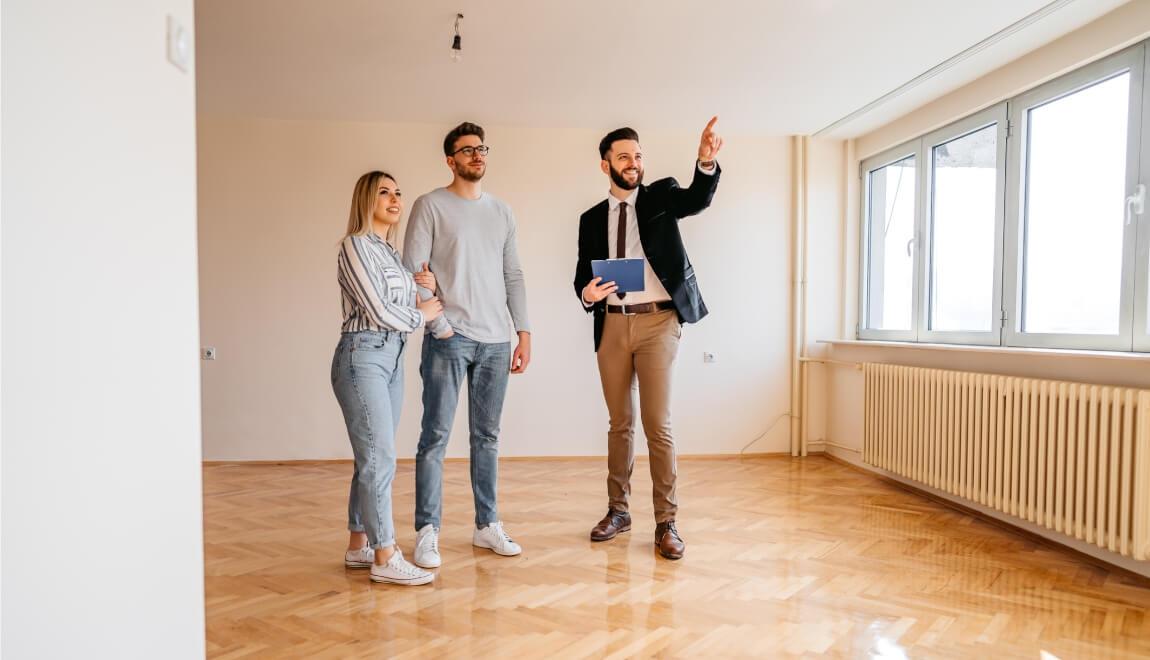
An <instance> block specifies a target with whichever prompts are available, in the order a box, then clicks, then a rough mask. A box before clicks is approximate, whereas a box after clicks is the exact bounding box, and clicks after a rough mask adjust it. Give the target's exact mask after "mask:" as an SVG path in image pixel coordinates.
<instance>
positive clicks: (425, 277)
mask: <svg viewBox="0 0 1150 660" xmlns="http://www.w3.org/2000/svg"><path fill="white" fill-rule="evenodd" d="M412 278H413V279H414V280H415V283H416V284H418V285H419V286H421V287H423V288H425V289H427V290H428V291H430V292H432V293H435V289H436V286H438V283H437V282H436V281H435V273H433V272H431V269H429V268H428V267H427V262H426V261H425V262H423V270H421V271H419V272H418V273H414V274H412Z"/></svg>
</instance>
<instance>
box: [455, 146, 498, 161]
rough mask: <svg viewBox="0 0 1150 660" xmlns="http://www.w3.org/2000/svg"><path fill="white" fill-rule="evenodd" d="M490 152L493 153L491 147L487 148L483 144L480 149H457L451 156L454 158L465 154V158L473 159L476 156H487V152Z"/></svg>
mask: <svg viewBox="0 0 1150 660" xmlns="http://www.w3.org/2000/svg"><path fill="white" fill-rule="evenodd" d="M489 151H491V147H489V146H487V145H486V144H481V145H479V146H478V147H463V148H462V149H456V150H455V151H453V152H452V153H451V155H452V156H454V155H455V154H463V155H464V156H467V157H468V158H471V157H472V156H474V155H475V154H479V155H480V156H486V155H487V152H489Z"/></svg>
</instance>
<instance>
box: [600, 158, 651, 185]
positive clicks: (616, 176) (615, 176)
mask: <svg viewBox="0 0 1150 660" xmlns="http://www.w3.org/2000/svg"><path fill="white" fill-rule="evenodd" d="M607 169H609V170H611V181H612V182H614V183H615V185H617V186H619V187H620V188H622V189H623V190H634V189H635V188H638V187H639V184H641V183H643V170H639V176H637V177H635V183H631V182H630V181H628V180H627V179H624V178H623V174H622V173H620V172H618V171H616V170H615V166H614V165H611V164H610V163H608V164H607Z"/></svg>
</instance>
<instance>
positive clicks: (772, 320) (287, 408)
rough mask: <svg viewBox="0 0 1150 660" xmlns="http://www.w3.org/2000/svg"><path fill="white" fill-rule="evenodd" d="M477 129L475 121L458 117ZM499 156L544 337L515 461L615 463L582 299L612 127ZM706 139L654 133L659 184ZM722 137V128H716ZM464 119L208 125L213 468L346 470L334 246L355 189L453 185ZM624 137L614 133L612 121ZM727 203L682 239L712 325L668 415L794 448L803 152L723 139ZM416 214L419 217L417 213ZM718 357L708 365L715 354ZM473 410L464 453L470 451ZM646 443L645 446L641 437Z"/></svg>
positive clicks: (410, 197)
mask: <svg viewBox="0 0 1150 660" xmlns="http://www.w3.org/2000/svg"><path fill="white" fill-rule="evenodd" d="M460 119H464V117H462V116H461V117H460ZM476 120H477V121H479V122H480V123H483V124H484V125H485V128H486V129H487V133H488V135H487V142H488V144H490V145H491V147H492V152H491V156H490V158H489V165H488V174H487V176H486V178H485V179H484V187H485V190H487V191H489V192H491V193H493V194H495V195H497V196H499V197H501V198H503V199H504V200H506V201H507V202H509V203H510V204H511V206H512V208H513V209H514V210H515V212H516V214H517V217H518V220H519V250H520V254H521V256H522V259H523V264H524V269H525V271H526V275H527V285H528V301H529V309H530V315H531V321H532V324H533V327H534V333H533V349H534V356H533V361H532V364H531V366H530V368H529V369H528V372H527V373H526V374H524V375H521V376H513V377H512V379H511V386H510V390H509V393H508V398H507V402H506V406H505V410H504V415H503V429H502V438H501V453H502V455H504V456H554V455H603V454H605V453H606V447H605V441H606V428H607V415H606V410H605V407H604V404H603V399H602V392H601V389H600V386H599V378H598V371H597V368H596V366H595V357H594V352H593V351H592V344H591V319H590V317H588V316H587V315H585V314H584V313H583V312H582V310H581V309H580V306H579V303H578V302H577V300H576V299H575V295H574V292H573V290H572V287H571V279H572V276H573V274H574V273H573V271H574V266H575V255H576V237H577V230H578V216H579V214H580V213H581V212H582V211H583V210H585V209H586V208H588V207H590V206H591V205H593V204H595V203H597V202H598V201H600V200H601V199H603V197H604V196H605V195H606V188H607V184H606V177H605V176H604V175H603V174H602V173H601V172H600V171H599V156H598V152H597V144H598V141H599V138H600V137H601V136H602V133H603V132H606V131H605V130H604V131H589V130H572V129H527V128H515V127H503V126H499V125H497V124H495V123H492V122H486V121H484V120H483V118H482V117H479V118H476ZM705 120H706V118H705V117H703V118H701V120H700V125H699V126H698V127H689V128H690V130H687V131H684V132H681V133H674V134H658V133H651V132H645V131H643V130H642V124H641V123H640V120H639V119H636V128H638V129H639V130H640V133H641V135H642V137H643V140H642V142H643V147H644V151H645V156H646V160H647V180H648V181H651V180H654V179H655V178H659V177H662V176H675V177H677V178H678V179H679V180H680V182H681V183H683V184H684V185H686V183H687V181H688V180H689V179H690V176H691V173H692V170H691V168H692V166H693V161H694V157H695V156H694V154H695V150H696V149H697V145H698V132H699V131H701V130H702V123H703V122H705ZM719 127H720V128H721V127H722V124H721V120H720V125H719ZM449 128H450V126H446V125H444V126H440V125H418V124H366V123H335V122H293V121H275V120H256V119H248V120H241V119H228V118H218V117H201V118H200V122H199V167H200V189H199V191H200V192H199V204H200V271H201V323H202V325H201V333H202V338H203V344H204V345H213V346H215V347H216V348H217V350H218V352H219V359H218V360H217V361H215V362H204V363H203V387H204V395H203V396H204V406H203V426H204V454H205V458H206V459H209V460H249V459H327V458H346V457H349V456H350V449H349V445H348V441H347V436H346V432H345V430H344V427H343V423H342V419H341V417H340V414H339V408H338V406H337V405H336V402H335V399H334V397H333V395H332V393H331V386H330V384H329V380H328V379H329V372H330V363H331V354H332V350H333V348H334V346H335V342H336V340H337V338H338V336H339V322H340V317H339V296H338V291H337V288H336V283H335V260H334V252H335V246H336V245H337V243H338V241H339V239H340V237H341V236H342V232H343V229H344V227H345V225H346V222H347V220H346V218H347V209H348V206H349V201H350V196H351V189H352V186H353V185H354V183H355V180H356V178H357V177H358V176H359V175H360V174H361V173H363V172H365V171H367V170H369V169H375V168H382V169H385V170H387V171H389V172H391V173H392V174H394V175H395V176H396V177H397V178H398V182H399V185H400V188H401V189H402V190H403V191H404V194H405V197H406V199H407V204H408V206H410V204H411V203H412V202H413V201H414V199H415V197H416V196H418V195H419V194H421V193H423V192H426V191H428V190H430V189H432V188H435V187H437V186H441V185H445V184H446V183H448V182H449V181H450V173H449V172H448V170H447V167H446V165H445V164H444V162H443V156H442V151H441V147H440V145H441V143H442V140H443V135H444V134H445V133H446V132H447V130H448V129H449ZM608 128H613V127H608ZM725 137H726V143H725V145H724V147H723V153H722V155H721V158H720V160H721V162H722V165H723V170H724V171H723V179H722V182H721V183H720V185H719V190H718V193H717V195H716V196H715V201H714V204H713V205H712V207H711V208H710V209H709V210H708V211H706V212H704V214H702V215H701V216H697V217H695V218H690V219H688V220H686V221H684V223H683V225H682V228H683V233H684V238H685V241H686V243H687V247H688V250H689V252H690V255H691V259H692V261H693V262H694V264H695V267H696V271H697V272H698V274H699V282H700V288H701V289H702V292H703V296H704V298H705V299H706V301H707V304H708V306H709V307H710V309H711V314H710V316H708V317H707V318H706V319H704V320H703V321H702V322H701V323H699V324H697V325H692V326H687V327H686V328H685V329H684V333H683V342H682V345H681V350H680V355H679V364H678V368H677V372H676V385H675V398H674V402H673V412H674V424H675V433H676V442H677V444H678V447H679V451H680V452H681V453H682V454H715V453H737V452H738V451H739V450H740V449H741V448H742V447H743V446H744V445H747V444H748V443H750V442H751V441H752V440H755V438H757V437H759V436H761V435H763V434H764V431H767V430H768V427H770V426H771V424H772V422H775V424H774V426H773V427H771V428H770V432H769V433H766V435H765V436H763V437H762V438H761V439H759V440H758V441H757V442H755V443H754V444H753V445H752V446H751V447H750V448H749V449H748V451H752V452H782V451H786V450H787V447H788V433H789V426H788V420H787V419H782V420H779V416H780V415H783V414H784V413H787V412H788V411H789V383H788V380H787V378H788V363H787V340H786V338H787V333H788V325H787V323H788V322H787V315H788V302H787V301H788V295H789V274H788V258H789V257H788V253H789V252H788V251H789V235H788V233H789V205H790V173H789V164H788V163H789V160H788V159H789V147H788V141H787V140H786V139H784V138H753V139H752V138H745V139H744V138H740V137H739V136H734V135H727V136H725ZM405 219H406V218H405ZM421 341H422V338H421V336H419V334H418V333H417V335H416V336H414V337H412V340H411V343H410V344H409V349H408V353H407V360H406V366H407V380H406V392H407V401H406V404H405V406H404V410H403V415H402V418H401V424H400V434H399V438H398V443H397V444H398V452H399V456H400V457H411V456H414V454H415V447H416V444H417V440H418V433H419V415H420V405H419V393H420V389H421V385H420V380H419V375H418V358H419V346H420V342H421ZM705 350H706V351H711V352H714V353H715V354H716V355H717V358H718V359H717V362H716V363H715V364H710V365H704V364H703V362H702V353H703V351H705ZM466 428H467V426H466V409H465V406H464V407H461V409H460V411H459V414H458V415H457V417H456V425H455V431H454V433H453V436H452V441H451V444H450V446H449V449H448V455H449V456H466V454H467V437H466ZM637 444H639V445H642V444H643V443H642V442H639V443H637Z"/></svg>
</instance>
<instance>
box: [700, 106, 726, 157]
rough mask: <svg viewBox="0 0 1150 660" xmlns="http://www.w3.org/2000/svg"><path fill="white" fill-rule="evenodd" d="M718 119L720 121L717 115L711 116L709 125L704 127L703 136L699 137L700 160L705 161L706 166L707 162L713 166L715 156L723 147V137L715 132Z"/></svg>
mask: <svg viewBox="0 0 1150 660" xmlns="http://www.w3.org/2000/svg"><path fill="white" fill-rule="evenodd" d="M717 121H719V118H718V117H717V116H716V117H711V121H709V122H707V127H706V128H704V129H703V136H702V137H701V138H699V162H700V163H703V166H704V167H706V165H707V163H710V164H711V166H712V167H713V166H714V162H715V157H716V156H718V155H719V149H722V148H723V138H722V136H720V135H719V134H718V133H716V132H715V122H717ZM708 169H709V168H708Z"/></svg>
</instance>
